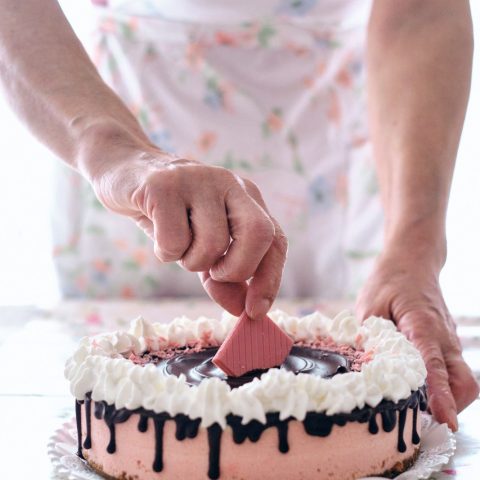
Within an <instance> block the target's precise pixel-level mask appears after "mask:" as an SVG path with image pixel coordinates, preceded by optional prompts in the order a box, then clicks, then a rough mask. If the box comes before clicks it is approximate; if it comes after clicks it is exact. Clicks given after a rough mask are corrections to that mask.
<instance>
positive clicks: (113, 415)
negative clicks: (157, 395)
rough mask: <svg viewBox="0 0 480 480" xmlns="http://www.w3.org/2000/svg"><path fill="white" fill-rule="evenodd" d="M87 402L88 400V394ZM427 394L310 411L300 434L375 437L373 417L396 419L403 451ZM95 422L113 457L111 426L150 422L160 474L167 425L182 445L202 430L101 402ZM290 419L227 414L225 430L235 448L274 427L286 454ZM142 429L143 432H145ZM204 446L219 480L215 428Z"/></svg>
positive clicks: (385, 423)
mask: <svg viewBox="0 0 480 480" xmlns="http://www.w3.org/2000/svg"><path fill="white" fill-rule="evenodd" d="M87 398H90V397H89V395H87ZM81 403H82V402H77V403H76V414H77V431H78V436H79V437H78V438H79V439H81V409H80V404H81ZM426 406H427V403H426V394H425V388H424V387H423V388H421V389H419V390H417V391H415V392H413V393H412V394H411V395H410V397H409V398H407V399H405V400H400V401H399V402H397V403H394V402H391V401H387V400H384V401H382V402H380V404H378V405H377V406H376V407H374V408H373V407H368V406H365V407H363V408H361V409H358V408H356V409H355V410H353V411H352V412H350V413H341V414H335V415H326V414H325V413H318V412H308V413H307V414H306V416H305V419H304V420H303V425H304V429H305V431H306V433H307V434H309V435H313V436H318V437H326V436H328V435H329V434H330V432H331V431H332V428H333V426H334V425H337V426H343V425H346V423H347V422H359V423H368V430H369V432H370V433H372V434H375V433H377V432H378V431H379V425H378V422H377V415H378V414H380V415H381V417H382V428H383V430H384V431H385V432H391V431H392V430H393V429H394V428H395V425H396V424H397V414H396V412H397V411H398V412H399V420H398V444H397V447H398V450H399V451H400V452H404V451H405V450H406V444H405V441H404V431H405V421H406V416H407V411H408V409H409V408H411V409H413V422H414V423H413V430H412V442H413V443H414V444H418V443H419V441H420V437H419V435H418V432H417V430H416V420H417V413H418V409H419V408H420V410H422V411H423V410H426ZM94 407H95V409H94V411H95V417H96V418H99V415H100V418H102V416H103V419H104V421H105V423H106V424H107V426H108V428H109V430H110V442H109V444H108V446H107V451H108V452H109V453H114V452H115V450H116V445H115V425H116V424H117V423H123V422H125V421H127V420H128V419H129V418H130V417H131V416H132V415H133V414H139V415H140V420H139V422H138V429H139V430H140V431H146V430H147V425H148V419H149V418H152V419H153V422H154V426H155V458H154V462H153V470H154V471H156V472H160V471H162V469H163V434H164V425H165V422H166V421H169V420H173V421H174V422H175V425H176V431H175V437H176V438H177V440H185V439H186V438H195V437H196V436H197V435H198V432H199V427H200V419H199V418H197V419H191V418H189V417H188V416H186V415H182V414H178V415H176V416H174V417H171V416H170V415H168V414H167V413H155V412H153V411H150V410H145V409H143V408H138V409H136V410H128V409H125V408H121V409H118V410H117V409H116V408H115V406H113V405H107V404H106V403H105V402H95V404H94ZM292 420H293V417H290V418H287V419H284V420H281V419H280V414H279V413H269V414H267V415H266V422H265V423H261V422H258V421H257V420H251V421H250V422H248V423H247V424H245V425H243V424H242V417H240V416H237V415H232V414H230V415H228V416H227V418H226V421H227V425H229V426H230V427H231V429H232V435H233V440H234V442H235V443H243V442H244V441H245V440H246V439H248V440H250V441H251V442H257V441H258V440H259V439H260V437H261V436H262V433H263V432H264V431H265V430H267V429H268V428H272V427H273V428H276V429H277V431H278V449H279V451H280V452H283V453H286V452H288V450H289V444H288V423H289V422H290V421H292ZM143 429H144V430H143ZM207 433H208V444H209V467H208V476H209V478H210V479H217V478H219V476H220V446H221V436H222V428H221V427H220V425H218V424H217V423H215V424H213V425H211V426H210V427H208V428H207ZM81 447H82V446H81V441H79V451H78V455H79V456H80V457H82V458H83V456H82V450H81Z"/></svg>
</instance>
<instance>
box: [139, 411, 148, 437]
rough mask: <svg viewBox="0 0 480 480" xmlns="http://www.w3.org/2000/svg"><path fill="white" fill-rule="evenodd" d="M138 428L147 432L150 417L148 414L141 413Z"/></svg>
mask: <svg viewBox="0 0 480 480" xmlns="http://www.w3.org/2000/svg"><path fill="white" fill-rule="evenodd" d="M138 430H139V431H140V432H142V433H145V432H146V431H147V430H148V417H147V416H146V415H140V420H139V421H138Z"/></svg>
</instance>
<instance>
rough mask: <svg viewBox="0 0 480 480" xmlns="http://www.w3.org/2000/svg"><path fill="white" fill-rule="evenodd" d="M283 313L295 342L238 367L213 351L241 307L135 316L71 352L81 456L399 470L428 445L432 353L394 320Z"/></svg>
mask: <svg viewBox="0 0 480 480" xmlns="http://www.w3.org/2000/svg"><path fill="white" fill-rule="evenodd" d="M270 316H271V318H272V319H273V321H274V322H275V323H276V325H278V326H279V327H280V328H281V329H282V330H283V332H285V333H286V334H287V335H288V336H289V337H290V338H291V339H292V340H293V342H294V343H293V347H292V350H291V352H290V354H289V356H288V357H287V359H286V360H285V361H284V363H283V364H282V365H281V366H280V367H279V368H270V369H269V370H267V371H251V372H248V373H246V374H245V375H243V376H240V377H228V376H227V375H226V374H225V373H224V372H223V371H222V370H220V369H219V368H218V367H217V366H215V365H214V363H213V362H212V359H213V357H214V356H215V353H216V352H217V350H218V348H219V346H220V345H221V344H222V342H223V341H224V340H225V338H226V336H227V335H228V332H229V331H230V330H231V329H232V328H233V326H234V325H235V322H236V321H237V319H236V318H234V317H232V316H229V315H224V317H223V318H222V319H221V320H217V319H208V318H204V317H202V318H199V319H197V320H190V319H188V318H185V317H181V318H177V319H174V320H173V321H171V322H170V323H168V324H166V323H153V324H151V323H149V322H147V321H145V320H144V319H143V318H137V319H135V320H134V321H132V323H131V326H130V330H129V331H128V332H127V331H126V332H114V333H106V334H101V335H98V336H95V337H92V338H84V339H82V340H81V342H80V345H79V347H78V349H77V350H76V352H75V353H74V354H73V356H72V357H71V358H70V359H69V360H68V361H67V365H66V369H65V375H66V378H67V379H68V381H69V382H70V388H71V392H72V394H73V395H74V397H75V405H76V420H77V431H78V455H79V456H80V457H82V458H84V459H85V460H86V461H87V462H88V464H89V465H90V466H91V467H92V468H93V469H94V470H96V471H97V472H98V473H99V474H101V475H102V476H103V477H105V478H108V479H121V480H133V479H135V480H157V479H159V480H161V479H168V480H171V479H186V478H190V479H202V478H205V479H208V478H209V479H217V478H221V479H237V480H240V479H291V480H297V479H313V478H315V479H335V480H347V479H356V478H360V477H364V476H369V475H382V476H388V477H392V478H393V477H394V476H396V475H397V474H399V473H401V472H402V471H404V470H406V469H407V468H409V467H410V466H411V465H412V463H413V462H414V461H415V459H416V457H417V456H418V453H419V443H420V436H421V429H420V415H419V414H418V412H419V410H425V408H426V396H425V379H426V370H425V365H424V363H423V360H422V358H421V356H420V354H419V352H418V351H417V350H416V349H415V347H414V346H413V345H412V344H411V343H410V342H409V341H408V340H407V339H406V338H405V337H404V336H403V335H402V334H401V333H399V332H398V331H397V330H396V328H395V325H394V324H393V323H392V322H390V321H388V320H385V319H382V318H378V317H370V318H368V319H367V320H366V321H365V322H363V323H360V322H359V321H357V320H356V319H355V318H354V317H353V316H351V315H349V314H347V313H342V314H340V315H338V316H336V317H335V318H333V319H330V318H327V317H326V316H324V315H322V314H320V313H319V312H315V313H312V314H310V315H307V316H304V317H302V318H298V317H294V316H290V315H287V314H286V313H284V312H280V311H276V312H272V313H271V315H270Z"/></svg>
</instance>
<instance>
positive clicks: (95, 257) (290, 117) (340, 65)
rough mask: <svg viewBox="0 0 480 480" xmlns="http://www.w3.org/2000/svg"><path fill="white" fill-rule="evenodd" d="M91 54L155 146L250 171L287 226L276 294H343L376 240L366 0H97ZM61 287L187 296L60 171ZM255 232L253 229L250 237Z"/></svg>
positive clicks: (139, 242)
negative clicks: (367, 88) (365, 64)
mask: <svg viewBox="0 0 480 480" xmlns="http://www.w3.org/2000/svg"><path fill="white" fill-rule="evenodd" d="M95 3H100V4H102V5H100V6H99V8H98V11H99V18H98V25H97V29H96V34H95V41H94V45H95V46H94V49H93V51H92V58H93V59H94V61H95V63H96V65H97V66H98V68H99V71H100V72H101V74H102V76H103V78H104V79H105V80H106V81H107V82H108V83H109V84H110V85H111V86H112V88H113V89H114V90H115V91H116V92H117V93H118V94H119V95H120V96H121V98H122V99H123V100H124V101H125V103H126V104H127V105H128V107H129V108H130V109H131V110H132V111H133V112H134V113H135V114H136V116H137V118H138V119H139V121H140V122H141V124H142V126H143V127H144V129H145V131H146V132H147V133H148V135H149V136H150V138H151V139H152V140H153V141H154V142H155V143H156V144H157V145H158V146H159V147H160V148H162V149H163V150H166V151H169V152H174V153H176V154H178V155H181V156H185V157H191V158H196V159H198V160H201V161H203V162H207V163H210V164H212V165H219V166H222V167H225V168H229V169H231V170H233V171H235V172H236V173H238V174H239V175H241V176H244V177H248V178H250V179H252V180H253V181H255V182H256V183H257V184H258V185H259V187H260V189H261V191H262V193H263V195H264V198H265V200H266V202H267V205H268V206H269V208H270V210H271V212H272V214H273V215H274V216H275V217H276V218H277V219H278V220H279V222H280V224H281V225H282V226H283V228H284V230H285V231H286V233H287V235H288V237H289V241H290V249H289V255H288V261H287V265H286V268H285V274H284V280H283V285H282V290H281V292H282V294H284V295H288V296H295V297H298V296H317V297H323V298H332V297H341V296H348V295H353V294H354V293H355V292H356V290H357V289H358V287H359V286H360V285H361V283H362V282H363V280H364V279H365V276H366V275H367V273H368V271H369V269H370V268H371V264H372V261H373V259H374V258H375V255H376V253H377V252H378V250H379V248H380V245H381V227H382V220H381V216H382V215H381V208H380V203H379V198H378V188H377V183H376V178H375V171H374V167H373V162H372V156H371V152H370V144H369V141H368V132H367V129H366V114H365V98H364V81H365V72H364V67H363V53H364V37H365V22H366V20H367V18H368V9H365V5H368V3H369V2H367V1H365V0H349V1H348V2H347V1H335V2H334V1H331V0H330V1H329V0H269V1H262V2H255V3H254V2H252V1H251V0H248V1H245V2H232V1H228V2H227V1H226V0H208V2H207V1H206V0H195V1H194V0H175V2H174V1H173V0H171V1H167V0H165V1H160V0H158V1H157V2H155V1H147V0H142V1H138V0H131V1H125V0H122V1H120V0H117V1H114V0H110V1H108V0H102V1H98V0H97V1H96V2H95ZM57 193H58V195H59V196H58V198H61V199H62V200H61V202H58V203H59V204H58V205H57V207H56V211H55V217H54V221H55V224H54V226H55V228H54V237H55V244H56V247H55V252H54V253H55V261H56V264H57V269H58V272H59V278H60V283H61V287H62V289H63V291H64V293H65V294H66V295H67V296H75V297H78V296H90V297H110V296H114V297H118V296H122V297H143V298H145V297H147V298H148V297H157V296H173V295H175V296H177V295H197V294H201V293H202V290H201V287H200V285H199V282H198V279H197V277H196V275H193V274H190V273H187V272H184V271H182V270H181V269H180V268H179V267H178V266H177V265H176V264H171V265H161V264H160V263H159V262H158V261H157V260H156V259H155V257H154V256H153V251H152V245H151V244H150V241H149V240H148V239H147V238H146V237H145V236H144V235H143V233H142V232H141V231H140V230H138V229H137V228H136V227H135V225H134V224H133V223H132V222H131V221H130V220H128V219H125V218H121V217H119V216H116V215H113V214H111V213H109V212H106V211H105V210H104V209H103V207H102V206H101V205H100V204H99V203H98V201H97V200H96V199H95V197H94V195H93V193H92V191H91V189H90V188H89V186H88V185H86V184H85V183H84V182H83V181H82V180H81V179H80V177H79V176H78V175H77V174H76V173H75V172H72V171H70V170H66V169H62V171H61V172H59V176H58V192H57ZM253 234H254V232H252V235H253Z"/></svg>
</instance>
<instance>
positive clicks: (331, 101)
mask: <svg viewBox="0 0 480 480" xmlns="http://www.w3.org/2000/svg"><path fill="white" fill-rule="evenodd" d="M327 118H328V119H329V120H330V121H331V122H332V123H334V124H335V125H339V124H340V121H341V119H342V109H341V106H340V99H339V98H338V93H337V92H336V91H335V90H334V89H333V88H332V89H330V91H329V92H328V106H327Z"/></svg>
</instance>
